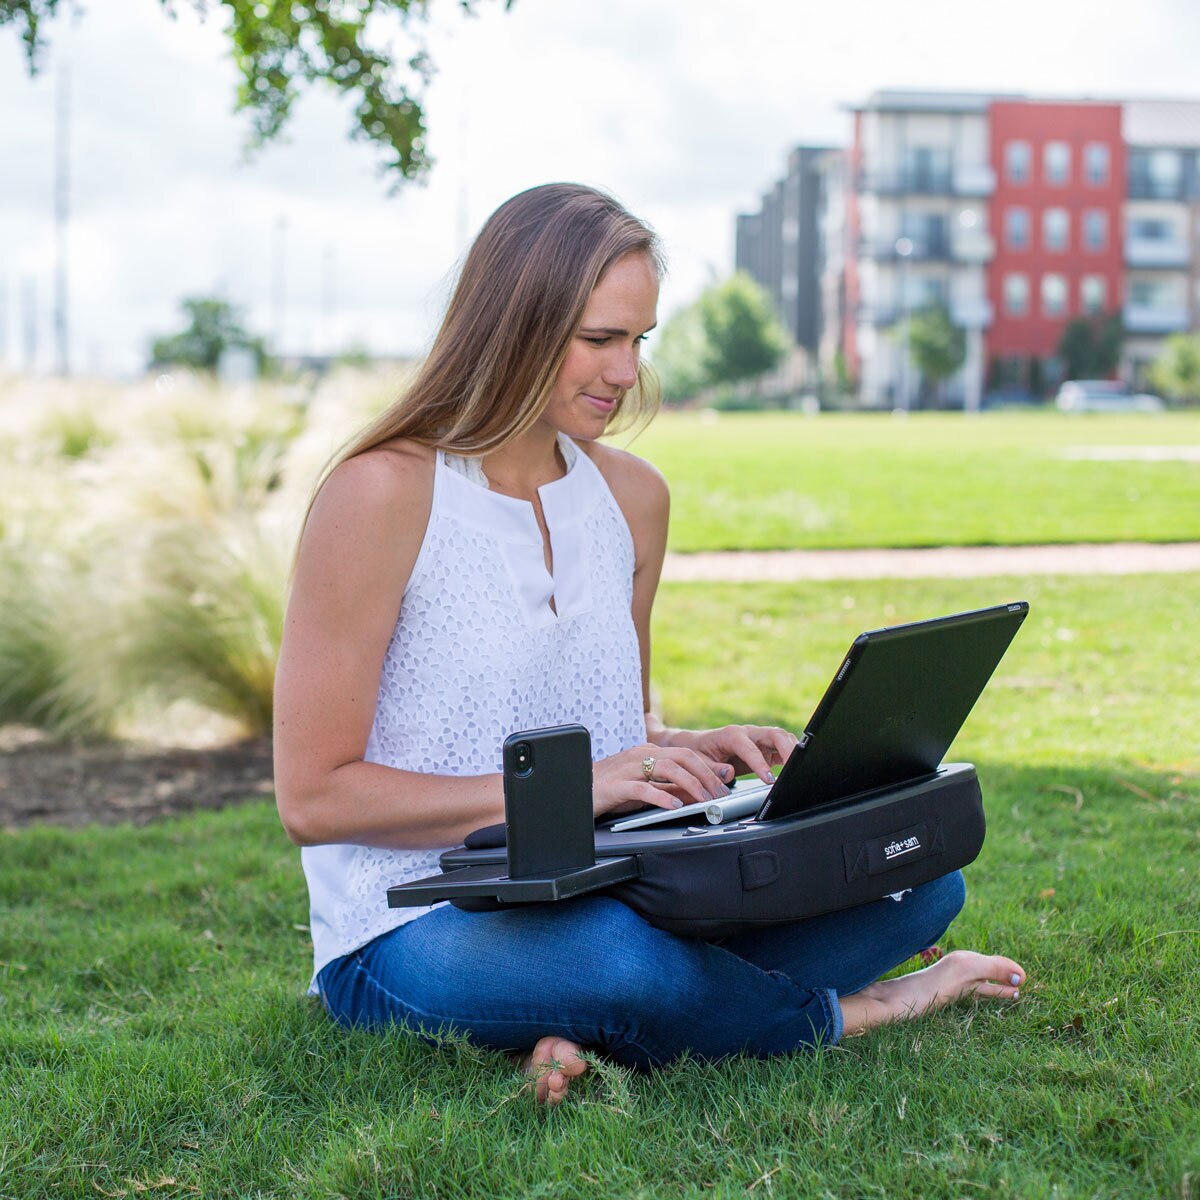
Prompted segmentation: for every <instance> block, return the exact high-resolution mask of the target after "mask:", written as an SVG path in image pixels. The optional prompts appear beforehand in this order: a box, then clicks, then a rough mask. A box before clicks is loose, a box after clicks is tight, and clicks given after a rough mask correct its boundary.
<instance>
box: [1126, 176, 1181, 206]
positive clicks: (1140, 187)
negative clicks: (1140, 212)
mask: <svg viewBox="0 0 1200 1200" xmlns="http://www.w3.org/2000/svg"><path fill="white" fill-rule="evenodd" d="M1186 198H1187V191H1186V189H1185V188H1184V186H1183V176H1182V175H1181V176H1179V177H1178V178H1175V179H1151V178H1149V177H1148V176H1145V175H1142V176H1139V175H1130V176H1129V199H1130V200H1185V199H1186Z"/></svg>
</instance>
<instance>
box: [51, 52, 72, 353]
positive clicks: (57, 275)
mask: <svg viewBox="0 0 1200 1200" xmlns="http://www.w3.org/2000/svg"><path fill="white" fill-rule="evenodd" d="M55 101H56V103H55V112H54V116H55V121H54V349H55V365H56V368H57V370H58V374H59V375H63V376H66V375H69V374H70V373H71V359H70V347H69V334H68V329H67V222H68V219H69V215H70V125H71V93H70V72H69V70H68V68H67V65H66V63H63V64H62V65H61V68H60V72H59V76H58V90H57V92H56V93H55Z"/></svg>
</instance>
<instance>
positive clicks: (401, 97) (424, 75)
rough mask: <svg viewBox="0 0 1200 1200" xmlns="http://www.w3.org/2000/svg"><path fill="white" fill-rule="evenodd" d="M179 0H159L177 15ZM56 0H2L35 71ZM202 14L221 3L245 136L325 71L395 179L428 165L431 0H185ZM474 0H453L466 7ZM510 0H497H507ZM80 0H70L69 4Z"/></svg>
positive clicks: (260, 129) (268, 123)
mask: <svg viewBox="0 0 1200 1200" xmlns="http://www.w3.org/2000/svg"><path fill="white" fill-rule="evenodd" d="M177 2H178V0H159V3H161V4H162V6H163V9H164V11H165V12H166V13H167V15H168V16H170V17H174V15H175V9H176V6H177ZM59 3H60V0H0V25H9V24H13V25H16V26H17V27H18V28H19V29H21V37H22V39H23V40H24V42H25V47H26V52H27V55H28V58H29V69H30V71H31V73H36V72H37V69H38V66H39V57H40V52H41V50H42V47H43V38H42V23H43V22H44V21H47V20H49V19H50V18H52V17H53V16H54V15H55V13H56V11H57V9H58V7H59ZM191 3H192V6H193V7H194V8H195V9H196V10H197V11H198V12H199V13H200V14H201V15H205V14H207V13H208V12H209V11H210V10H211V9H214V8H220V9H221V10H222V11H223V12H224V13H225V16H226V19H227V21H228V27H227V29H226V32H227V34H228V35H229V40H230V43H231V48H232V52H233V60H234V62H235V63H236V64H237V68H238V70H239V71H240V72H241V76H242V78H241V82H240V84H239V85H238V96H237V106H238V108H239V109H248V110H249V111H250V119H251V124H252V127H253V137H252V138H251V145H253V146H256V147H257V146H262V145H264V144H265V143H267V142H269V141H271V139H272V138H274V137H275V136H276V135H277V134H278V133H279V132H280V130H281V129H283V127H284V125H285V124H286V123H287V120H288V117H289V116H290V115H291V111H292V105H293V103H294V102H295V100H296V97H297V96H298V95H299V94H300V90H301V87H302V86H304V85H308V84H312V83H314V82H316V81H317V80H319V79H323V80H326V81H327V82H328V83H330V84H332V85H333V86H334V87H336V88H337V90H338V91H339V92H341V93H342V94H343V95H347V96H351V97H353V99H354V101H355V107H354V124H353V125H352V126H351V133H352V135H353V136H354V137H356V138H360V139H362V140H364V141H368V142H373V143H374V144H375V145H376V146H378V147H379V148H381V150H382V151H383V164H382V165H383V167H384V169H385V170H386V171H388V172H394V174H393V183H394V186H399V184H400V183H401V182H402V181H403V180H405V179H417V178H419V177H420V176H421V175H423V174H424V173H425V172H426V171H427V170H428V169H429V167H430V165H431V161H432V160H431V159H430V158H429V156H428V155H427V154H426V153H425V122H424V115H423V113H422V111H421V105H420V103H419V102H418V100H417V99H416V97H415V93H417V92H419V91H420V88H421V87H422V86H423V85H424V84H426V83H428V81H429V78H430V76H431V75H432V72H433V63H432V62H431V61H430V59H429V55H428V54H427V53H426V51H425V48H424V46H423V45H421V39H420V37H419V36H418V35H417V34H416V33H415V32H414V29H413V27H414V26H420V25H423V24H424V23H425V22H426V21H427V19H428V7H429V4H428V0H191ZM478 3H479V0H458V6H459V8H461V9H462V10H463V12H464V13H467V14H473V13H474V12H475V10H476V8H477V7H478ZM513 3H514V0H504V7H505V9H506V10H507V9H509V8H511V7H512V5H513ZM69 6H70V7H75V8H77V7H78V6H77V5H74V4H72V5H69ZM397 24H398V25H399V26H400V28H401V29H403V30H404V32H405V33H406V34H407V35H409V36H410V37H411V38H412V40H413V42H414V43H415V46H416V48H415V49H414V51H413V53H412V54H411V55H410V56H409V57H408V58H407V59H404V60H403V61H400V58H399V56H397V55H396V54H395V53H394V52H393V50H392V49H391V46H390V45H389V44H388V42H387V39H388V37H394V36H395V33H396V25H397Z"/></svg>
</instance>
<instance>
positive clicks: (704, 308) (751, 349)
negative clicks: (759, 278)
mask: <svg viewBox="0 0 1200 1200" xmlns="http://www.w3.org/2000/svg"><path fill="white" fill-rule="evenodd" d="M696 308H697V310H698V313H699V317H700V326H701V329H702V330H703V333H704V348H703V358H702V360H701V365H702V366H703V369H704V375H705V380H706V382H707V383H709V384H722V383H739V382H740V381H741V380H743V379H754V378H756V377H757V376H760V375H763V374H765V373H766V372H767V371H770V370H772V369H773V368H774V367H777V366H778V365H779V363H780V362H781V361H782V360H783V357H784V355H785V354H787V352H788V347H789V346H790V345H791V339H790V338H789V337H788V334H787V330H786V329H784V327H783V325H782V324H781V322H780V320H779V318H778V317H777V316H776V315H775V311H774V309H773V308H772V307H771V300H770V297H769V296H768V295H767V293H766V292H764V291H763V289H762V288H761V287H759V286H758V284H757V283H755V282H754V280H753V279H751V278H750V276H749V275H746V274H745V273H743V272H738V274H736V275H733V276H731V277H730V278H729V279H727V280H725V282H724V283H718V284H716V285H715V286H714V287H710V288H709V289H708V291H706V292H705V293H704V295H702V296H701V297H700V299H699V300H698V301H697V302H696Z"/></svg>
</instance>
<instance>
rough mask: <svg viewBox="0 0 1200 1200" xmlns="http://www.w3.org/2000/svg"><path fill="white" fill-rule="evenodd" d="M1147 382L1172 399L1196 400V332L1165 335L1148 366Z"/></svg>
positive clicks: (1199, 342) (1199, 356)
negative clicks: (1162, 344) (1164, 343)
mask: <svg viewBox="0 0 1200 1200" xmlns="http://www.w3.org/2000/svg"><path fill="white" fill-rule="evenodd" d="M1150 385H1151V387H1154V388H1156V389H1158V391H1160V392H1162V393H1163V395H1165V396H1168V397H1170V399H1172V400H1200V336H1198V335H1196V334H1194V333H1193V334H1188V333H1176V334H1172V335H1171V337H1169V338H1167V341H1166V345H1165V346H1163V348H1162V352H1161V353H1160V354H1159V356H1158V358H1157V359H1155V360H1154V364H1153V366H1151V368H1150Z"/></svg>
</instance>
